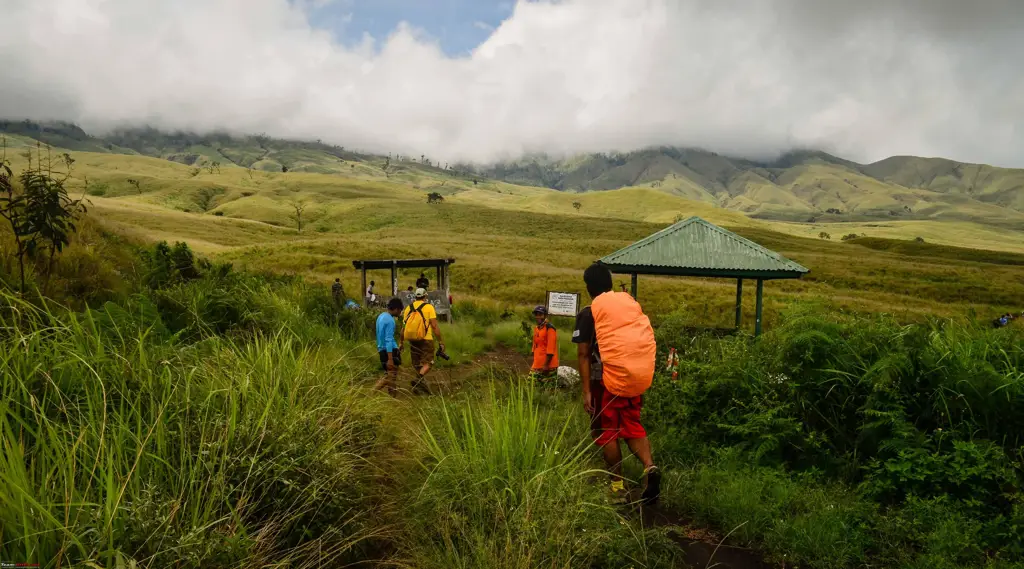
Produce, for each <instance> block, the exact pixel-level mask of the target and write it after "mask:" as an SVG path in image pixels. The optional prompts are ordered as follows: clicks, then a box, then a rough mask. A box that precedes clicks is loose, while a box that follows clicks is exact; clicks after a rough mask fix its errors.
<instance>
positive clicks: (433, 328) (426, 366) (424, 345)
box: [398, 288, 444, 395]
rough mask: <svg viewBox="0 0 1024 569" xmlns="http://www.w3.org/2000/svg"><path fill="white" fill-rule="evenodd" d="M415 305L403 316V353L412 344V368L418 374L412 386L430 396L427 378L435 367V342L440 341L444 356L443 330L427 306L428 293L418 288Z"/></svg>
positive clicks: (435, 315) (401, 344)
mask: <svg viewBox="0 0 1024 569" xmlns="http://www.w3.org/2000/svg"><path fill="white" fill-rule="evenodd" d="M414 296H415V297H416V299H415V300H413V301H412V304H410V305H409V306H407V307H406V308H405V312H403V313H402V340H401V343H400V344H399V346H398V349H399V350H402V349H403V348H404V347H405V342H406V341H407V340H408V342H409V354H410V356H412V357H411V358H410V359H412V367H413V368H415V370H416V380H415V381H414V382H413V384H412V389H413V392H415V393H426V394H428V395H429V394H430V388H429V387H427V379H426V376H427V374H428V373H430V368H431V367H432V366H433V365H434V339H435V338H436V339H437V342H438V345H439V347H440V348H441V349H440V352H441V353H442V354H444V339H442V338H441V327H440V326H438V325H437V311H436V310H434V307H433V306H432V305H431V304H430V303H429V302H427V300H426V298H427V291H426V290H424V289H422V288H418V289H416V292H415V294H414Z"/></svg>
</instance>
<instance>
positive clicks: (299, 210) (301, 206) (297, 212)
mask: <svg viewBox="0 0 1024 569" xmlns="http://www.w3.org/2000/svg"><path fill="white" fill-rule="evenodd" d="M291 206H292V210H293V211H294V213H292V214H291V216H290V217H291V219H292V221H294V222H295V229H296V230H297V231H298V232H299V233H302V214H303V213H305V212H306V206H307V204H306V202H304V201H302V200H295V201H293V202H291Z"/></svg>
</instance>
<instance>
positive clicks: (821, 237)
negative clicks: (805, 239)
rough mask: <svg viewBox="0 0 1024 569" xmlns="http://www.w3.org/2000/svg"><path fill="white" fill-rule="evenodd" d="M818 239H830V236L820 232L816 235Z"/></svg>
mask: <svg viewBox="0 0 1024 569" xmlns="http://www.w3.org/2000/svg"><path fill="white" fill-rule="evenodd" d="M818 238H819V239H832V236H831V235H829V234H828V233H826V232H824V231H822V232H821V233H819V234H818Z"/></svg>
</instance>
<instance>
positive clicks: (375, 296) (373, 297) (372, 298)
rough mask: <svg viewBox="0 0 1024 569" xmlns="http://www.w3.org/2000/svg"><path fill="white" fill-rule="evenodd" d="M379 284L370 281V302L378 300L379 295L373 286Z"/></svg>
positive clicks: (368, 288)
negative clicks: (375, 292) (374, 291)
mask: <svg viewBox="0 0 1024 569" xmlns="http://www.w3.org/2000/svg"><path fill="white" fill-rule="evenodd" d="M375 286H377V283H375V282H373V281H370V286H368V287H366V298H368V299H369V300H370V302H377V295H376V294H374V293H373V287H375Z"/></svg>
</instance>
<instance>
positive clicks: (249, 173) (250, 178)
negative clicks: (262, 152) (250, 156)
mask: <svg viewBox="0 0 1024 569" xmlns="http://www.w3.org/2000/svg"><path fill="white" fill-rule="evenodd" d="M245 173H246V174H248V175H249V181H250V182H251V181H252V164H250V165H248V166H246V167H245Z"/></svg>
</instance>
